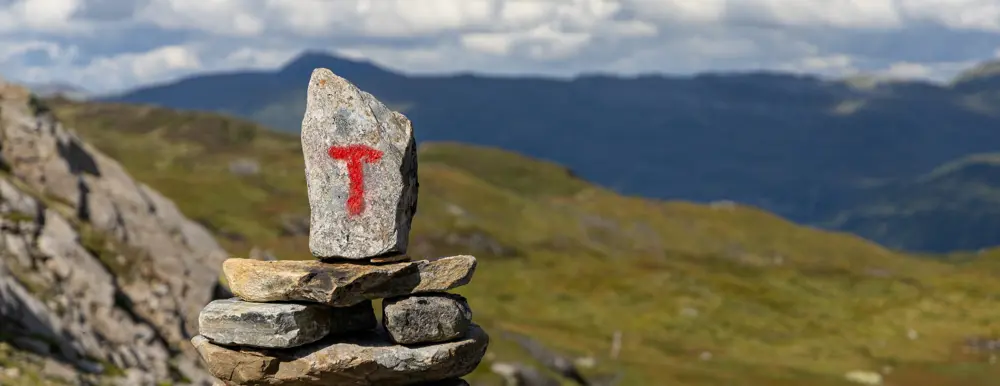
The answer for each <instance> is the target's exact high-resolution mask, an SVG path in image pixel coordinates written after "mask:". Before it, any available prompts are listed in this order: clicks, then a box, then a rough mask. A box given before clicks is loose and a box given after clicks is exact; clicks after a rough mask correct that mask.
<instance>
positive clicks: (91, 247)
mask: <svg viewBox="0 0 1000 386" xmlns="http://www.w3.org/2000/svg"><path fill="white" fill-rule="evenodd" d="M0 169H2V173H0V326H2V327H0V328H2V329H4V330H6V332H5V335H7V336H11V335H13V336H24V337H31V338H30V339H31V340H34V341H36V342H37V341H41V342H44V343H46V344H34V345H32V344H31V343H28V342H22V344H18V342H16V341H15V342H14V343H15V344H18V345H19V346H22V347H30V346H34V349H36V351H44V350H45V348H47V349H48V351H50V352H49V353H47V354H51V355H54V356H58V357H59V358H61V359H64V360H65V361H67V362H68V363H71V364H72V365H74V366H75V367H76V369H77V370H78V371H80V373H81V374H84V373H87V372H90V373H102V372H103V373H118V372H114V371H109V369H108V367H111V366H113V367H116V368H118V369H120V370H123V371H124V372H125V373H126V374H128V379H129V381H128V384H130V385H133V384H134V385H146V384H148V385H152V384H156V383H158V382H161V381H169V380H174V381H176V380H180V379H187V380H189V381H191V382H192V383H199V384H200V383H206V384H207V382H209V381H210V378H209V376H208V375H207V373H205V372H204V371H202V370H200V369H199V367H198V366H199V365H198V362H197V359H196V358H197V357H196V353H195V350H194V349H193V347H191V346H190V344H189V343H187V342H188V340H189V339H190V338H191V337H193V336H195V335H196V334H197V331H196V328H197V318H198V313H199V311H200V309H201V308H202V307H203V306H205V305H206V304H207V303H208V302H209V301H210V300H211V299H212V296H213V291H214V289H215V283H217V281H218V276H219V267H220V265H221V263H222V261H223V259H224V258H225V254H224V252H223V251H222V249H221V248H220V247H219V245H218V244H217V243H216V241H215V240H214V239H213V238H212V236H211V234H210V233H208V231H207V230H205V229H204V228H203V227H201V226H200V225H198V224H196V223H194V222H192V221H191V220H189V219H187V218H185V217H184V216H183V215H182V214H181V213H180V211H179V210H178V209H177V207H176V206H175V205H174V204H173V202H171V201H170V200H168V199H166V198H165V197H163V196H162V195H160V194H159V193H157V192H156V191H154V190H152V189H150V188H149V187H148V186H146V185H144V184H141V183H139V182H137V181H135V180H134V179H133V178H132V177H130V176H129V175H128V174H127V173H126V171H125V170H124V169H123V168H122V166H121V165H119V164H118V163H117V162H115V161H114V160H112V159H110V158H109V157H107V156H105V155H104V154H102V153H101V152H99V151H97V150H96V149H94V148H92V147H91V146H89V145H88V144H86V143H84V142H83V141H81V140H80V139H79V138H78V137H76V136H75V135H74V134H73V133H72V132H71V131H69V130H67V129H66V128H65V127H63V126H62V124H61V123H60V122H59V121H58V120H57V119H56V117H55V116H53V115H52V114H51V113H50V112H49V111H48V110H47V109H46V108H45V106H44V105H42V104H41V103H39V102H38V101H37V100H36V99H35V98H34V97H33V96H31V95H30V93H28V92H27V91H26V90H25V89H23V88H20V87H17V86H13V85H10V84H7V83H4V82H3V81H2V80H0ZM26 339H27V338H26Z"/></svg>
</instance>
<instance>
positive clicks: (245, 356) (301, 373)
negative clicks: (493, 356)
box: [191, 325, 489, 386]
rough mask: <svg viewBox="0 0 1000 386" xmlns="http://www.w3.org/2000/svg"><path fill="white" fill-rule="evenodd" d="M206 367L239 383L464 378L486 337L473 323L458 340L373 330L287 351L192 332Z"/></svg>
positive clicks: (349, 384) (354, 385)
mask: <svg viewBox="0 0 1000 386" xmlns="http://www.w3.org/2000/svg"><path fill="white" fill-rule="evenodd" d="M191 343H192V344H193V345H194V347H195V348H196V349H197V350H198V353H199V354H200V355H201V357H202V359H203V360H204V362H205V364H206V365H207V368H208V370H209V372H211V373H212V375H213V376H215V377H217V378H219V379H221V380H222V381H224V382H229V383H231V384H236V385H242V386H263V385H268V386H406V385H412V384H415V383H416V384H420V383H426V382H433V381H438V380H445V379H452V378H459V377H463V376H465V375H467V374H469V373H471V372H472V371H473V370H475V368H476V366H478V365H479V362H480V361H481V360H482V358H483V355H484V354H485V353H486V349H487V347H488V346H489V336H488V335H487V334H486V332H485V331H483V329H482V328H480V327H479V326H476V325H472V326H471V327H470V328H469V332H468V334H466V335H465V336H464V337H462V338H460V339H459V340H457V341H454V342H449V343H442V344H436V345H424V346H419V347H406V346H399V345H393V344H391V343H389V342H388V337H386V336H384V335H383V334H379V333H377V332H371V333H367V334H360V335H351V336H347V337H339V338H337V337H327V338H326V339H323V340H321V341H319V342H316V343H313V344H310V345H306V346H302V347H299V348H295V349H291V350H267V349H241V348H234V347H224V346H219V345H215V344H212V343H211V342H209V341H208V339H206V338H205V337H202V336H196V337H194V338H193V339H191Z"/></svg>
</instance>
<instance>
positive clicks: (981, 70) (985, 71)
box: [952, 60, 1000, 92]
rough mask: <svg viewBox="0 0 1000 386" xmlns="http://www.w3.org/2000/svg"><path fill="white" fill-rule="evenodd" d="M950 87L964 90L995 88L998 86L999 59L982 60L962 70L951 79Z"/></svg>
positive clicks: (974, 90)
mask: <svg viewBox="0 0 1000 386" xmlns="http://www.w3.org/2000/svg"><path fill="white" fill-rule="evenodd" d="M952 87H953V88H955V89H956V90H960V91H964V92H982V91H994V90H996V89H997V88H998V87H1000V60H991V61H987V62H983V63H980V64H978V65H976V66H974V67H972V68H970V69H968V70H965V71H962V72H961V73H959V74H958V76H956V77H955V79H954V80H952Z"/></svg>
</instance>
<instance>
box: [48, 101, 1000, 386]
mask: <svg viewBox="0 0 1000 386" xmlns="http://www.w3.org/2000/svg"><path fill="white" fill-rule="evenodd" d="M52 107H53V108H54V110H55V111H56V112H57V114H58V116H59V118H60V119H62V120H63V122H64V123H65V124H66V125H67V126H69V127H74V128H75V129H76V130H77V131H78V133H79V134H80V135H81V136H83V137H84V138H85V139H86V140H88V141H89V142H91V143H92V144H94V145H95V146H97V147H98V148H100V149H101V150H102V151H104V152H106V153H107V154H109V155H111V156H113V157H115V158H117V159H118V160H119V161H120V162H122V163H123V164H124V165H125V166H126V168H127V169H128V170H129V172H130V173H131V174H132V175H133V176H135V177H136V178H137V179H139V180H142V181H144V182H146V183H148V184H149V185H151V186H152V187H153V188H154V189H157V190H158V191H160V192H162V193H163V194H165V195H167V196H168V197H170V198H171V199H173V200H174V201H176V202H177V204H178V206H179V207H180V208H181V210H182V211H183V212H184V213H185V214H186V215H187V216H189V217H191V218H193V219H196V220H198V221H200V222H202V223H204V224H206V225H208V226H209V227H210V228H211V229H212V230H213V231H214V232H215V234H216V235H217V237H218V239H219V240H220V242H222V243H223V244H224V245H225V247H226V248H227V249H228V250H229V251H230V252H232V253H233V254H235V255H237V256H245V255H247V254H248V253H249V251H250V249H251V248H252V247H254V246H257V247H260V248H264V249H269V250H271V251H273V252H274V253H275V254H276V255H277V256H278V257H280V258H287V259H308V258H310V254H309V251H308V248H307V242H306V236H305V235H303V234H302V232H301V231H302V227H301V222H302V220H303V219H304V218H305V217H304V216H306V215H307V210H308V208H307V201H306V194H305V181H304V174H303V171H302V170H303V167H302V156H301V153H300V149H299V140H298V138H297V137H296V136H292V135H286V134H281V133H275V132H269V131H266V130H263V129H261V128H260V127H258V126H255V125H253V124H251V123H247V122H243V121H239V120H234V119H229V118H225V117H221V116H217V115H210V114H201V113H178V112H174V111H169V110H162V109H156V108H150V107H137V106H130V105H116V104H96V103H82V104H81V103H73V102H67V101H53V102H52ZM416 130H417V132H418V133H419V132H420V130H421V127H419V125H418V127H416ZM250 165H256V166H257V168H256V170H255V168H254V167H251V166H250ZM231 169H232V170H231ZM234 171H235V173H234ZM420 183H421V191H420V202H419V206H418V213H417V217H416V220H415V223H414V229H413V232H412V235H411V240H412V241H411V251H410V252H411V254H413V255H415V256H416V257H426V256H440V255H449V254H457V253H468V254H473V255H475V256H477V257H478V258H479V259H480V266H479V269H478V271H477V273H476V277H475V278H474V280H473V282H472V284H470V285H469V286H467V287H463V288H462V289H461V290H460V292H462V293H463V294H465V295H466V296H468V297H469V299H470V302H471V303H472V305H473V308H474V309H475V311H476V314H475V319H477V320H478V322H479V323H481V324H482V325H483V326H484V327H486V328H487V330H488V331H490V332H491V334H492V335H493V337H494V340H493V343H492V344H491V349H490V353H491V355H489V357H490V358H495V359H496V360H503V361H506V360H520V361H527V359H526V358H527V357H526V356H525V353H524V352H522V351H521V350H520V349H519V348H518V347H517V346H516V345H514V344H513V343H512V342H509V341H507V340H504V339H502V337H501V333H500V332H501V331H510V332H516V333H522V334H526V335H529V336H532V337H534V338H536V339H538V340H540V341H542V342H543V343H545V344H546V345H548V346H550V347H552V348H554V349H557V350H559V351H561V352H565V353H567V354H572V355H577V356H586V355H590V356H594V357H595V358H596V359H597V366H596V368H594V369H589V370H587V372H589V373H602V374H604V373H613V372H616V371H624V372H625V378H624V380H623V382H622V383H621V384H622V385H679V386H684V385H699V386H700V385H713V386H714V385H720V386H722V385H732V384H739V385H749V386H756V385H760V386H781V385H788V386H790V385H810V386H822V385H848V384H849V383H846V381H844V380H843V374H844V373H845V372H848V371H851V370H875V371H879V370H881V369H885V368H888V369H890V370H891V372H890V373H889V374H888V375H887V382H886V384H887V385H888V384H891V385H900V386H903V385H905V386H946V385H948V386H951V385H954V386H958V385H961V386H979V385H982V386H985V385H987V384H992V383H990V382H993V381H995V379H996V377H997V376H1000V370H998V369H997V368H995V367H993V366H990V365H989V364H988V363H987V362H986V358H985V357H983V356H977V355H966V354H962V350H961V349H960V348H961V345H962V342H963V341H964V339H966V338H967V337H975V336H980V337H993V336H995V335H996V334H998V333H1000V307H997V305H998V300H997V298H996V296H995V294H997V293H1000V280H996V274H997V273H998V272H1000V270H992V269H983V268H982V267H983V266H986V267H992V266H993V260H996V261H1000V256H998V257H995V258H994V257H990V256H987V257H977V258H973V259H961V262H957V261H958V260H959V259H956V262H946V261H944V260H931V259H920V258H917V257H912V256H906V255H901V254H898V253H895V252H892V251H889V250H886V249H884V248H882V247H879V246H877V245H875V244H872V243H870V242H867V241H865V240H863V239H860V238H859V237H856V236H853V235H848V234H840V233H830V232H824V231H819V230H814V229H811V228H807V227H802V226H797V225H795V224H793V223H791V222H788V221H785V220H783V219H781V218H779V217H776V216H774V215H771V214H768V213H766V212H763V211H760V210H757V209H754V208H749V207H743V206H734V205H730V204H727V203H724V202H723V203H717V204H713V205H695V204H691V203H686V202H662V201H654V200H647V199H639V198H632V197H623V196H620V195H617V194H615V193H613V192H611V191H609V190H606V189H603V188H600V187H596V186H593V185H591V184H588V183H586V182H584V181H582V180H580V179H577V178H576V177H574V176H573V174H572V173H571V172H569V171H568V170H566V169H565V168H563V167H561V166H558V165H555V164H550V163H546V162H541V161H538V160H534V159H530V158H526V157H523V156H520V155H517V154H513V153H509V152H504V151H500V150H496V149H490V148H479V147H472V146H467V145H461V144H454V143H433V144H426V145H424V146H422V147H421V148H420ZM911 330H912V331H911ZM615 331H621V332H622V337H623V340H622V348H621V354H620V356H619V358H618V359H617V360H612V359H610V358H609V357H608V356H609V354H608V353H609V345H610V341H611V337H612V335H613V334H614V332H615ZM914 335H917V336H914ZM488 367H489V366H488V362H484V365H483V366H481V367H480V369H479V370H477V372H476V373H475V374H474V375H473V376H470V380H490V381H491V382H494V383H493V384H497V383H496V381H497V379H498V378H496V377H495V376H494V375H492V374H490V373H489V370H488Z"/></svg>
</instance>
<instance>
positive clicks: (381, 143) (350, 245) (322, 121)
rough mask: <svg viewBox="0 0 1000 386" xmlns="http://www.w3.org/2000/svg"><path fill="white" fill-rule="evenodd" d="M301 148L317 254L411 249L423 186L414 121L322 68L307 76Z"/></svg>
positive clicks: (360, 255) (365, 255)
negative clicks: (419, 183)
mask: <svg viewBox="0 0 1000 386" xmlns="http://www.w3.org/2000/svg"><path fill="white" fill-rule="evenodd" d="M302 153H303V155H304V157H305V172H306V181H307V182H308V195H309V208H310V210H311V218H310V228H309V249H310V250H311V251H312V254H313V255H314V256H316V257H320V258H328V257H339V258H347V259H369V258H372V257H377V256H381V255H387V254H403V253H405V252H406V246H407V243H408V239H409V233H410V223H411V220H412V218H413V214H414V213H415V212H416V205H417V190H418V188H417V153H416V146H415V142H414V139H413V126H412V125H411V123H410V120H409V119H407V118H406V117H405V116H403V115H402V114H400V113H397V112H395V111H392V110H390V109H389V108H387V107H386V106H385V105H384V104H382V102H379V101H378V100H377V99H375V97H373V96H372V95H371V94H369V93H366V92H364V91H361V90H359V89H358V88H357V87H355V86H354V85H353V84H351V83H350V82H348V81H347V80H346V79H343V78H341V77H339V76H337V75H334V74H333V72H331V71H330V70H328V69H325V68H319V69H316V70H315V71H313V73H312V77H311V78H310V79H309V88H308V92H307V98H306V112H305V115H304V117H303V119H302Z"/></svg>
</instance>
